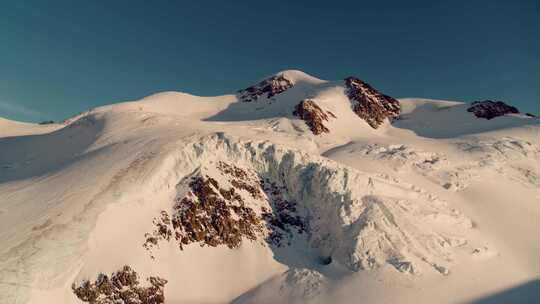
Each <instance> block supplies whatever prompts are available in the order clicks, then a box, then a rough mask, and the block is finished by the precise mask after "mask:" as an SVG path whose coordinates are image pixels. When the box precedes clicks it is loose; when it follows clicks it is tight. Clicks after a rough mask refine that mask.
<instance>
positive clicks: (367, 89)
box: [345, 76, 401, 129]
mask: <svg viewBox="0 0 540 304" xmlns="http://www.w3.org/2000/svg"><path fill="white" fill-rule="evenodd" d="M345 85H346V87H347V91H346V94H347V96H348V97H349V100H350V101H351V102H352V108H353V111H354V113H356V115H358V116H359V117H360V118H362V119H364V120H365V121H366V122H367V123H368V124H369V125H370V126H371V127H372V128H374V129H377V128H378V127H379V126H380V125H381V124H382V123H383V122H384V120H385V119H387V118H390V119H392V118H396V117H398V116H399V114H400V112H401V106H400V104H399V101H398V100H396V99H395V98H393V97H390V96H388V95H384V94H381V93H380V92H378V91H377V90H376V89H374V88H373V87H372V86H370V85H369V84H367V83H366V82H364V81H362V80H360V79H358V78H356V77H352V76H351V77H347V78H345Z"/></svg>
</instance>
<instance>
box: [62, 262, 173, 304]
mask: <svg viewBox="0 0 540 304" xmlns="http://www.w3.org/2000/svg"><path fill="white" fill-rule="evenodd" d="M147 281H148V284H147V285H149V286H147V287H145V286H141V283H140V282H139V276H138V274H137V273H136V272H135V271H134V270H133V269H131V267H129V266H124V267H123V268H122V270H120V271H118V272H115V273H113V274H112V276H111V277H109V276H107V275H106V274H100V275H99V276H98V277H97V279H96V280H95V281H94V282H90V281H88V280H85V281H83V282H81V283H80V284H79V285H76V284H75V283H74V284H73V285H72V286H71V289H72V290H73V293H75V295H76V296H77V298H79V299H80V300H81V301H83V302H87V303H90V304H111V303H124V304H161V303H165V296H164V294H163V289H164V287H165V284H167V280H165V279H162V278H160V277H149V278H148V279H147Z"/></svg>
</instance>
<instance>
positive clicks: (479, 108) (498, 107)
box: [467, 100, 519, 120]
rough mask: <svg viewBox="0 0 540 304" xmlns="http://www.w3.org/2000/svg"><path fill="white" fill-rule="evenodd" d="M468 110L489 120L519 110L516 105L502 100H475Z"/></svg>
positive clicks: (515, 112)
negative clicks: (513, 105)
mask: <svg viewBox="0 0 540 304" xmlns="http://www.w3.org/2000/svg"><path fill="white" fill-rule="evenodd" d="M467 111H468V112H471V113H474V115H475V116H476V117H478V118H485V119H487V120H490V119H493V118H495V117H499V116H504V115H506V114H517V113H519V110H518V109H517V108H516V107H512V106H510V105H507V104H506V103H504V102H502V101H491V100H484V101H475V102H473V103H472V104H471V106H470V107H469V108H468V109H467Z"/></svg>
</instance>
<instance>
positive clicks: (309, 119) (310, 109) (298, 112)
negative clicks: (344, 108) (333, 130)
mask: <svg viewBox="0 0 540 304" xmlns="http://www.w3.org/2000/svg"><path fill="white" fill-rule="evenodd" d="M293 115H294V116H297V117H299V118H300V119H302V120H303V121H305V122H306V125H308V127H309V129H310V130H311V132H313V134H315V135H319V134H322V133H328V132H330V130H329V129H328V128H327V127H326V126H325V125H324V122H325V121H328V119H329V117H333V118H336V116H335V115H334V114H333V113H332V112H330V111H326V112H325V111H324V110H323V109H321V107H319V106H318V105H317V104H316V103H315V101H313V100H311V99H304V100H302V101H301V102H300V103H298V104H297V105H296V106H295V107H294V111H293Z"/></svg>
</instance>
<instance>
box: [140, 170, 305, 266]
mask: <svg viewBox="0 0 540 304" xmlns="http://www.w3.org/2000/svg"><path fill="white" fill-rule="evenodd" d="M216 169H217V170H218V172H219V173H220V175H221V176H217V175H216V176H215V178H214V177H212V176H209V175H202V174H200V173H199V174H196V175H195V176H193V177H191V180H190V182H189V192H188V193H187V194H186V195H184V196H182V197H179V198H178V199H177V200H176V203H175V204H174V207H173V210H172V215H171V216H169V213H168V212H167V211H161V214H160V216H159V217H157V218H154V221H153V224H154V231H153V232H152V233H147V234H146V241H145V243H144V244H143V246H144V247H145V248H146V249H147V250H148V251H149V252H150V253H151V257H152V258H154V255H153V253H152V251H153V249H154V248H158V247H159V243H160V242H161V241H170V240H171V239H173V238H174V240H176V242H177V243H178V245H179V247H180V249H181V250H182V249H183V246H185V245H188V244H191V243H199V244H200V245H201V246H204V245H208V246H213V247H215V246H218V245H226V246H227V247H229V248H231V249H232V248H237V247H239V246H240V245H241V243H242V240H243V238H247V239H249V240H252V241H253V240H258V239H261V240H263V239H264V240H266V241H267V242H268V243H269V244H272V245H275V246H281V245H282V241H283V240H284V239H287V240H288V242H289V240H290V238H292V236H293V232H294V231H296V232H298V233H302V232H304V231H305V229H306V227H305V225H304V221H303V219H302V218H301V217H300V216H298V215H297V214H296V203H295V202H293V201H291V200H286V199H285V198H284V193H286V191H287V189H286V188H284V187H283V186H281V187H279V186H277V185H276V184H275V183H272V182H270V181H268V180H261V179H260V178H259V176H258V175H257V174H255V173H254V172H251V171H246V170H244V169H241V168H239V167H237V166H234V165H231V164H228V163H224V162H221V161H219V162H217V164H216ZM217 179H219V180H223V179H226V181H224V182H218V181H217ZM220 183H223V184H230V185H231V187H227V186H225V185H220ZM265 228H266V229H265ZM293 228H295V229H294V230H293Z"/></svg>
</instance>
